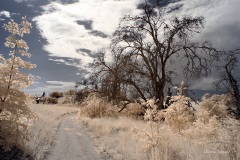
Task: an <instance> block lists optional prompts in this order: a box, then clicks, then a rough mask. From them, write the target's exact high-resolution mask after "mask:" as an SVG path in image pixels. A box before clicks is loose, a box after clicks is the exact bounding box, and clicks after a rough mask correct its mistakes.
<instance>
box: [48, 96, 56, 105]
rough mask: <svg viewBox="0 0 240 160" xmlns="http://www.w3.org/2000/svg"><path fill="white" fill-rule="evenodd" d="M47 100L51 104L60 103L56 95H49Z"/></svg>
mask: <svg viewBox="0 0 240 160" xmlns="http://www.w3.org/2000/svg"><path fill="white" fill-rule="evenodd" d="M47 102H48V103H50V104H58V99H57V98H55V97H53V98H52V97H48V98H47Z"/></svg>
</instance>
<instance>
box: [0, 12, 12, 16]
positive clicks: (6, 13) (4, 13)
mask: <svg viewBox="0 0 240 160" xmlns="http://www.w3.org/2000/svg"><path fill="white" fill-rule="evenodd" d="M2 16H4V17H7V18H11V14H10V12H8V11H0V17H2Z"/></svg>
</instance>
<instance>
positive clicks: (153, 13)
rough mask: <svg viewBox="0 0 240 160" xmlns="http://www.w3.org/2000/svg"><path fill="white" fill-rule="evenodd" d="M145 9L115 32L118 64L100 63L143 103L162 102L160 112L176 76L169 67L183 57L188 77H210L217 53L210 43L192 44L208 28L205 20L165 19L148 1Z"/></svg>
mask: <svg viewBox="0 0 240 160" xmlns="http://www.w3.org/2000/svg"><path fill="white" fill-rule="evenodd" d="M141 9H142V13H141V14H140V15H136V16H132V15H127V16H124V17H123V18H122V20H121V22H120V24H119V28H118V29H117V31H116V32H115V36H114V38H113V41H112V45H111V51H112V52H113V53H115V52H118V56H117V58H113V61H114V62H113V63H115V64H117V65H115V66H114V68H112V67H110V66H107V64H106V62H105V59H104V57H102V59H99V60H101V63H98V64H101V65H99V66H102V67H103V68H102V71H104V70H106V69H107V70H108V73H111V75H112V76H113V77H114V79H115V80H116V82H118V83H119V82H121V83H124V84H126V85H128V86H131V87H133V88H134V89H135V91H137V92H138V94H139V96H140V97H141V98H142V99H143V100H146V99H147V96H150V97H155V98H156V99H158V106H159V109H162V108H164V105H163V104H164V89H165V86H166V83H168V82H169V83H170V82H171V75H172V74H173V73H174V71H172V70H170V69H169V68H168V65H170V64H173V65H175V64H174V63H176V58H183V59H184V61H183V62H186V64H185V68H184V73H185V74H186V75H189V76H192V77H199V76H201V75H207V74H208V73H209V71H210V67H209V66H210V64H211V63H209V62H210V59H209V58H211V57H214V56H215V54H216V53H217V52H216V50H215V49H214V48H213V47H212V46H211V45H210V43H208V42H204V43H202V44H199V43H193V42H190V38H191V37H192V35H193V34H194V33H200V31H201V29H202V28H203V27H204V26H203V23H204V18H203V17H195V18H192V17H190V16H189V17H182V18H178V17H173V18H172V19H171V20H165V19H164V18H163V17H164V11H163V10H162V9H161V8H160V6H159V5H157V6H152V5H150V4H148V3H147V2H145V3H143V4H142V8H141ZM113 57H114V56H113ZM115 57H116V56H115ZM116 60H117V61H116ZM120 64H121V65H120ZM112 70H114V72H112ZM109 71H110V72H109Z"/></svg>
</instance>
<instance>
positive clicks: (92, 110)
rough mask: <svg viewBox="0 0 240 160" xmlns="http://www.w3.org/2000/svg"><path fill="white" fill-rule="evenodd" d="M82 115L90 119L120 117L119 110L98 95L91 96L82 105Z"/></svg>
mask: <svg viewBox="0 0 240 160" xmlns="http://www.w3.org/2000/svg"><path fill="white" fill-rule="evenodd" d="M80 115H83V116H87V117H90V118H100V117H115V118H116V117H118V110H117V108H116V107H114V106H112V104H110V103H107V102H105V101H103V100H102V99H101V98H99V97H97V96H96V94H94V93H92V94H89V95H88V97H87V98H85V99H84V101H83V102H82V103H81V107H80Z"/></svg>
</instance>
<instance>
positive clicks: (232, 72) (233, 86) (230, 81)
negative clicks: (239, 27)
mask: <svg viewBox="0 0 240 160" xmlns="http://www.w3.org/2000/svg"><path fill="white" fill-rule="evenodd" d="M239 56H240V49H236V50H233V51H228V52H226V51H224V52H222V56H221V61H220V63H221V64H220V65H218V66H217V69H218V70H219V72H220V74H219V75H220V77H219V81H218V82H216V83H215V85H216V86H217V87H218V88H219V89H225V90H227V92H228V93H230V94H231V96H232V97H233V99H234V104H235V106H234V107H230V108H229V110H230V111H231V112H233V113H234V114H235V115H236V116H237V117H238V118H240V92H239V84H238V82H239V78H240V77H239V76H238V75H237V72H236V70H237V69H238V68H237V67H238V63H239Z"/></svg>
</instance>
